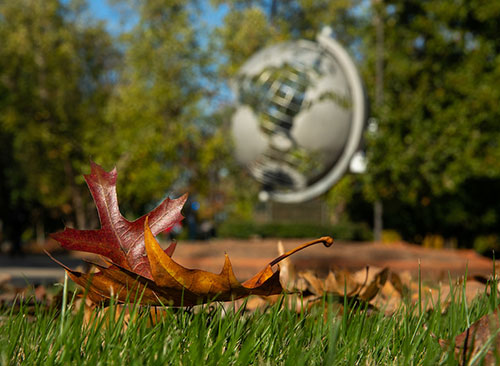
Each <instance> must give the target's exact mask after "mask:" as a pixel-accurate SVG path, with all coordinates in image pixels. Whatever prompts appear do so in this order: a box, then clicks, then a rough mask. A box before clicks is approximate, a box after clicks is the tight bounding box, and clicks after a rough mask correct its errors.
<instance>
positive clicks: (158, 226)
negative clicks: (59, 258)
mask: <svg viewBox="0 0 500 366" xmlns="http://www.w3.org/2000/svg"><path fill="white" fill-rule="evenodd" d="M116 177H117V173H116V169H113V170H112V171H111V172H106V171H105V170H104V169H103V168H101V167H100V166H99V165H97V164H95V163H93V162H91V172H90V174H89V175H85V181H86V182H87V185H88V187H89V189H90V192H91V193H92V197H93V198H94V202H95V204H96V206H97V212H98V214H99V220H100V222H101V228H100V229H99V230H76V229H71V228H66V229H65V230H64V231H62V232H59V233H55V234H52V235H51V237H52V238H53V239H55V240H57V241H58V242H59V243H61V245H62V246H63V247H64V248H66V249H70V250H81V251H84V252H91V253H95V254H100V255H103V256H105V257H107V258H109V259H110V260H111V261H112V262H113V263H116V264H118V265H120V266H121V267H123V268H125V269H128V270H130V271H132V272H134V273H137V274H140V275H141V276H143V277H146V278H149V279H152V276H151V268H150V266H149V260H148V258H147V256H146V249H145V246H144V221H145V218H146V215H144V216H142V217H140V218H139V219H137V220H135V221H132V222H130V221H128V220H127V219H125V218H124V217H123V216H122V214H121V213H120V209H119V206H118V198H117V195H116ZM186 199H187V195H184V196H182V197H180V198H177V199H170V198H167V199H165V200H164V201H163V202H162V203H161V204H160V205H159V206H158V207H156V208H155V209H154V210H153V211H151V212H150V213H149V214H148V215H147V216H148V217H149V226H150V228H151V231H152V233H153V235H157V234H159V233H161V232H164V231H167V232H168V231H170V230H171V229H172V228H173V227H174V226H175V225H176V224H178V223H179V222H180V221H181V220H182V219H183V216H182V214H181V209H182V207H183V205H184V203H185V202H186ZM174 249H175V244H172V245H171V246H170V247H169V248H167V249H166V250H165V252H166V253H167V255H169V256H171V255H172V253H173V251H174Z"/></svg>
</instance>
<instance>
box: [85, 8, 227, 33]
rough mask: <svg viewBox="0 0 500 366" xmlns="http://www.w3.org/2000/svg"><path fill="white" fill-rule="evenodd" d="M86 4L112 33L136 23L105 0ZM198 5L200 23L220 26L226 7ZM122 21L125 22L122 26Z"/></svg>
mask: <svg viewBox="0 0 500 366" xmlns="http://www.w3.org/2000/svg"><path fill="white" fill-rule="evenodd" d="M88 4H89V8H90V12H91V14H92V15H93V16H95V17H96V18H97V19H100V20H104V21H106V22H107V24H108V30H109V31H110V32H112V33H118V32H120V31H121V30H124V29H127V28H129V27H131V26H132V25H133V24H134V22H135V21H136V19H134V14H133V13H131V12H130V9H127V8H126V7H124V6H118V5H110V4H109V3H108V2H107V1H106V0H88ZM200 5H201V7H202V9H201V10H202V11H201V19H200V21H201V22H203V23H204V24H206V26H207V27H209V28H213V27H215V26H217V25H220V24H222V20H223V18H224V16H225V15H226V13H227V10H228V9H227V6H220V7H218V8H214V7H213V6H211V4H210V1H209V0H203V1H200ZM123 20H125V21H124V23H123V24H122V23H121V22H122V21H123Z"/></svg>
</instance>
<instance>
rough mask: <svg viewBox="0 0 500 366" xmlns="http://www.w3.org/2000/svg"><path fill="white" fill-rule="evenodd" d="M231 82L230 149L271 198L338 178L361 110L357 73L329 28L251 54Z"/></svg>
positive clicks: (322, 187) (311, 190)
mask: <svg viewBox="0 0 500 366" xmlns="http://www.w3.org/2000/svg"><path fill="white" fill-rule="evenodd" d="M232 88H233V90H234V92H235V94H236V100H237V108H236V111H235V113H234V115H233V117H232V132H233V137H234V142H235V146H236V157H237V159H238V160H239V161H240V162H241V163H242V164H244V165H246V166H247V167H248V169H249V171H250V173H251V174H252V175H253V176H254V177H255V178H256V179H257V180H258V181H259V182H261V183H262V184H263V187H264V190H265V191H268V192H269V197H270V198H271V199H274V200H277V201H282V202H300V201H304V200H307V199H311V198H313V197H315V196H317V195H319V194H321V193H323V192H324V191H326V190H327V189H328V188H329V187H331V185H332V184H334V183H335V181H336V180H338V179H339V178H340V177H341V176H342V174H343V173H344V172H345V170H346V169H347V167H348V165H349V160H350V158H351V157H352V155H353V154H354V153H355V152H356V150H357V149H358V146H359V142H360V140H361V135H362V130H363V125H364V120H365V116H366V111H365V109H366V103H365V100H366V99H365V95H364V90H363V86H362V83H361V80H360V79H359V75H358V74H357V71H356V69H355V67H354V64H353V63H352V61H351V59H350V58H349V56H348V55H347V53H346V52H345V51H344V50H343V48H342V47H340V45H338V43H336V42H335V41H334V40H333V39H332V38H331V37H330V35H329V33H328V30H327V31H325V32H323V33H322V34H321V35H319V37H318V42H311V41H305V40H300V41H295V42H286V43H281V44H277V45H274V46H271V47H268V48H265V49H263V50H261V51H260V52H258V53H256V54H255V55H254V56H252V57H251V58H250V59H249V60H248V61H247V62H246V63H245V64H244V65H243V66H242V67H241V69H240V71H239V72H238V74H237V77H236V78H235V80H234V83H233V85H232Z"/></svg>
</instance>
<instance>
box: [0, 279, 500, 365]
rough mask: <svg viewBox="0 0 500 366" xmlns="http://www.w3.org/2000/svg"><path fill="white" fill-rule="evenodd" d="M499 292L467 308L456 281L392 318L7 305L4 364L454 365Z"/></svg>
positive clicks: (354, 311) (317, 311)
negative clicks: (437, 300) (459, 343)
mask: <svg viewBox="0 0 500 366" xmlns="http://www.w3.org/2000/svg"><path fill="white" fill-rule="evenodd" d="M492 288H496V287H495V286H492ZM492 293H493V295H488V294H486V293H485V294H484V295H481V296H479V297H478V298H477V299H476V300H475V301H473V302H472V304H469V305H467V303H466V302H464V301H463V300H464V298H465V296H463V287H462V286H460V285H459V286H457V287H454V291H452V293H451V294H450V297H449V305H448V306H447V307H446V309H444V308H441V305H439V304H436V306H435V307H433V309H432V310H429V311H422V310H421V309H425V304H424V303H423V301H417V302H416V303H414V304H411V303H409V302H407V303H403V304H402V305H401V307H400V308H399V309H398V310H397V311H396V312H395V313H394V314H392V315H391V316H387V315H386V314H385V313H384V311H382V310H373V309H367V308H366V306H364V305H354V304H348V303H347V299H342V298H341V299H337V300H335V299H332V298H328V297H325V298H323V301H322V302H321V303H320V304H318V305H317V306H314V307H312V308H310V309H307V310H304V311H302V312H300V313H297V312H295V311H292V310H289V309H288V308H287V307H286V306H282V305H283V303H277V304H275V305H272V306H269V307H267V308H263V309H260V310H256V311H251V312H249V311H244V310H243V308H242V307H239V308H236V307H235V308H232V306H231V305H229V306H227V305H226V306H222V305H221V304H218V303H213V304H211V305H206V306H200V307H195V308H189V309H185V308H160V309H159V311H154V309H153V310H152V309H149V308H145V307H142V308H139V307H134V306H133V305H130V308H129V309H130V311H129V313H128V314H125V312H123V311H119V309H118V308H115V307H114V306H113V305H111V309H115V312H114V314H115V316H111V314H113V312H112V310H108V312H107V313H105V315H103V316H99V317H95V318H94V320H90V321H89V320H88V319H87V318H85V315H88V313H86V314H85V312H84V311H83V308H82V307H80V308H78V307H76V306H72V309H73V310H70V308H69V306H71V302H72V300H71V299H69V300H68V303H69V304H68V310H67V311H61V310H62V308H61V307H59V308H53V309H51V310H48V309H46V308H44V307H41V306H40V307H36V306H35V308H34V309H33V308H32V307H28V306H27V305H23V304H21V305H20V306H16V308H15V309H14V308H6V309H3V310H2V314H1V318H0V364H1V365H18V364H19V365H21V364H22V365H120V366H121V365H163V364H169V365H456V364H458V362H457V361H456V359H455V348H454V338H455V337H456V336H457V335H458V334H460V333H461V332H463V331H464V330H465V329H466V328H467V327H468V325H470V324H471V323H473V322H474V321H476V320H477V319H479V318H480V317H481V316H482V315H484V314H486V313H488V312H490V311H491V310H492V309H494V308H496V304H497V295H496V291H492ZM69 297H71V296H69ZM336 301H339V302H340V303H341V305H344V306H345V307H344V306H340V307H339V306H338V305H339V304H336V303H335V302H336ZM342 302H344V304H342ZM343 308H344V309H346V310H345V311H342V309H343ZM333 309H335V310H333ZM101 314H102V311H101ZM159 314H161V316H160V315H159ZM438 339H441V340H442V342H441V343H442V344H443V343H446V342H448V343H449V346H442V345H440V342H439V341H438ZM443 341H444V342H443ZM483 348H484V347H483ZM485 350H486V348H485ZM483 354H484V353H483ZM474 357H475V358H474ZM481 357H482V355H481V353H478V354H475V355H472V356H471V357H470V358H469V361H471V358H474V359H473V360H472V361H473V362H474V364H475V362H476V361H479V360H480V359H481Z"/></svg>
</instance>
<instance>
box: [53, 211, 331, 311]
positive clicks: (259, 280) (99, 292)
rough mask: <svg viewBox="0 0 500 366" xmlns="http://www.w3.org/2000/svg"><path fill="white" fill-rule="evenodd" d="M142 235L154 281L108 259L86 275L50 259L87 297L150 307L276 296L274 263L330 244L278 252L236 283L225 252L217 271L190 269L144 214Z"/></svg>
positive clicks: (327, 241)
mask: <svg viewBox="0 0 500 366" xmlns="http://www.w3.org/2000/svg"><path fill="white" fill-rule="evenodd" d="M144 233H145V234H144V235H145V246H146V252H147V255H148V257H149V264H150V266H151V268H150V273H151V274H152V279H149V278H146V277H144V276H141V275H140V274H137V273H134V272H132V271H130V270H128V269H126V268H124V267H121V266H120V265H118V264H116V263H111V265H110V266H109V267H104V266H100V265H97V264H96V267H97V268H98V269H99V272H97V273H91V274H88V273H81V272H78V271H74V270H72V269H70V268H68V267H67V266H65V265H64V264H62V263H60V262H58V261H57V260H55V259H54V260H55V261H56V262H57V263H59V264H60V265H61V266H63V267H64V269H65V270H66V271H67V272H68V275H69V276H70V277H71V279H72V280H73V281H74V282H76V283H77V284H79V285H80V286H82V287H84V288H86V289H87V290H88V296H89V298H90V299H91V300H92V301H94V302H106V301H107V300H110V299H111V298H115V299H116V300H117V301H118V302H128V301H131V300H133V301H138V302H140V303H141V304H149V305H161V304H163V305H173V306H193V305H198V304H201V303H206V302H210V301H214V300H217V301H230V300H235V299H240V298H243V297H246V296H249V295H260V296H269V295H276V294H280V293H282V292H283V288H282V286H281V283H280V281H279V269H278V270H277V271H273V270H272V266H273V265H276V264H278V263H279V262H280V261H281V260H283V259H285V258H287V257H289V256H290V255H292V254H293V253H295V252H297V251H299V250H302V249H304V248H307V247H308V246H311V245H314V244H318V243H323V244H324V245H325V246H327V247H329V246H330V245H332V243H333V240H332V239H331V238H330V237H323V238H320V239H316V240H313V241H310V242H308V243H305V244H303V245H301V246H299V247H297V248H295V249H293V250H291V251H289V252H287V253H285V254H283V255H281V256H279V257H278V258H276V259H275V260H273V261H272V262H270V263H269V264H268V265H267V266H266V267H265V268H264V269H263V270H262V271H260V272H259V273H257V274H256V275H255V276H254V277H252V278H251V279H249V280H248V281H245V282H243V283H240V282H239V281H238V280H237V279H236V277H235V275H234V273H233V269H232V266H231V262H230V260H229V257H228V256H227V255H226V258H225V262H224V266H223V268H222V271H221V272H220V273H219V274H215V273H211V272H207V271H203V270H199V269H188V268H185V267H183V266H181V265H180V264H178V263H176V262H175V261H174V260H173V259H172V258H171V257H170V256H169V255H168V254H167V253H165V252H164V251H163V250H162V249H161V247H160V245H159V244H158V242H157V241H156V239H155V237H154V236H153V233H152V232H151V229H150V228H149V225H148V219H147V218H146V220H145V222H144Z"/></svg>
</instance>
